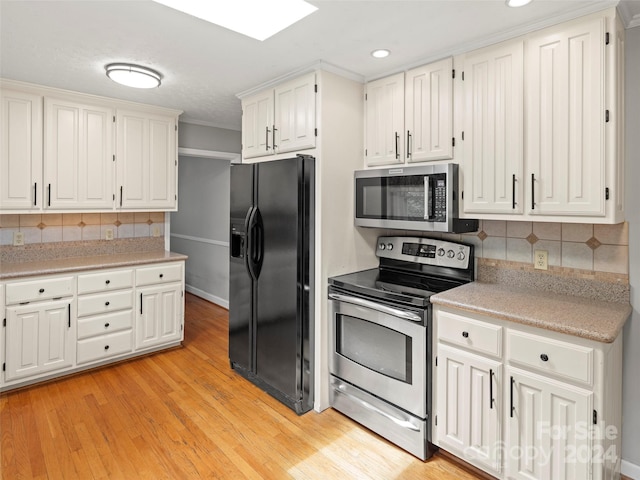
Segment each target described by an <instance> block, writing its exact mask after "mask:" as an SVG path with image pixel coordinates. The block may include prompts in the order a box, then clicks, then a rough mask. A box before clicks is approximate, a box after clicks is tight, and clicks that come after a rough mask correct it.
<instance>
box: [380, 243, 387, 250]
mask: <svg viewBox="0 0 640 480" xmlns="http://www.w3.org/2000/svg"><path fill="white" fill-rule="evenodd" d="M378 248H379V249H380V250H384V249H385V248H387V246H386V245H385V244H384V243H381V244H380V245H378Z"/></svg>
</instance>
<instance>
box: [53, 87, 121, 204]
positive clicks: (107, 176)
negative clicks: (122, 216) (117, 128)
mask: <svg viewBox="0 0 640 480" xmlns="http://www.w3.org/2000/svg"><path fill="white" fill-rule="evenodd" d="M44 111H45V122H44V126H45V127H44V132H45V135H44V167H45V169H44V189H45V190H44V193H45V201H44V204H45V208H46V209H93V208H95V209H111V208H113V170H114V166H113V160H114V159H113V109H111V108H108V107H100V106H93V105H82V104H78V103H76V102H71V101H66V100H62V99H57V98H48V97H47V98H45V102H44Z"/></svg>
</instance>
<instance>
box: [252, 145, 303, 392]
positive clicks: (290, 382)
mask: <svg viewBox="0 0 640 480" xmlns="http://www.w3.org/2000/svg"><path fill="white" fill-rule="evenodd" d="M257 176H258V181H257V184H258V188H257V201H256V204H257V205H258V209H259V213H260V218H261V226H260V228H261V229H262V232H261V236H262V239H261V241H262V243H263V247H264V250H263V253H262V258H261V269H260V276H259V277H258V281H257V310H258V318H257V324H256V328H257V335H256V375H257V376H258V377H259V378H260V379H261V380H263V381H264V382H266V383H267V384H269V385H270V386H272V387H273V388H275V389H277V390H278V391H279V392H280V393H282V394H284V395H285V396H286V397H289V398H290V399H291V400H294V401H296V400H299V399H300V398H301V397H302V391H303V379H302V376H303V374H304V370H303V369H304V365H303V363H304V362H303V338H304V329H305V328H308V323H309V312H307V311H305V309H304V308H303V307H304V304H305V301H304V298H303V297H304V295H305V288H304V287H305V285H304V284H305V279H304V273H303V272H304V269H305V266H304V262H305V256H307V255H308V253H307V254H306V255H305V249H306V248H308V242H307V238H306V237H308V232H305V217H304V210H305V208H304V207H305V203H304V202H305V201H304V193H305V184H304V175H303V161H302V160H301V159H298V158H295V159H287V160H279V161H273V162H263V163H261V164H259V166H258V172H257ZM258 236H260V235H258ZM307 294H308V292H307ZM272 393H273V392H272ZM278 396H280V395H278Z"/></svg>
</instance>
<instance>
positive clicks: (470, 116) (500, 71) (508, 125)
mask: <svg viewBox="0 0 640 480" xmlns="http://www.w3.org/2000/svg"><path fill="white" fill-rule="evenodd" d="M463 75H464V97H465V100H464V104H465V108H464V154H463V155H464V191H465V196H464V211H465V212H468V213H522V212H523V208H522V198H523V188H522V187H523V184H524V179H523V177H522V172H523V153H524V146H523V117H524V111H523V43H522V42H521V41H518V42H509V43H505V44H501V45H498V46H491V47H488V48H484V49H482V50H478V51H476V52H472V53H470V54H468V55H467V56H466V57H465V60H464V73H463Z"/></svg>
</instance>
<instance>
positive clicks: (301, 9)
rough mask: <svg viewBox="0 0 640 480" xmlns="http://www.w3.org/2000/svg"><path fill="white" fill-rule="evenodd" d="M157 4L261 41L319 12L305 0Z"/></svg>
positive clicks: (197, 0)
mask: <svg viewBox="0 0 640 480" xmlns="http://www.w3.org/2000/svg"><path fill="white" fill-rule="evenodd" d="M154 1H155V2H157V3H161V4H163V5H166V6H167V7H170V8H173V9H175V10H179V11H181V12H183V13H186V14H189V15H192V16H194V17H198V18H201V19H202V20H206V21H207V22H211V23H215V24H216V25H220V26H221V27H224V28H228V29H229V30H233V31H234V32H238V33H241V34H243V35H246V36H248V37H251V38H255V39H256V40H260V41H262V40H266V39H267V38H269V37H271V36H272V35H275V34H276V33H278V32H280V31H281V30H284V29H285V28H287V27H288V26H290V25H293V24H294V23H296V22H297V21H299V20H301V19H303V18H304V17H306V16H307V15H310V14H311V13H313V12H315V11H316V10H317V7H314V6H313V5H311V4H310V3H307V2H305V1H303V0H278V1H275V2H272V1H265V0H231V1H223V0H212V1H202V0H154Z"/></svg>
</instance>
